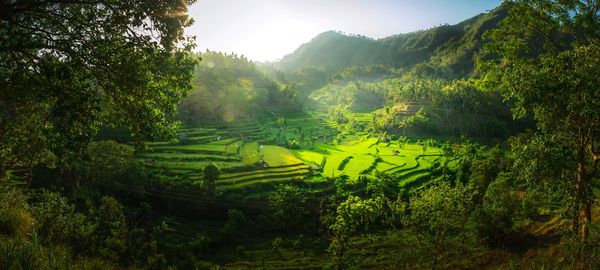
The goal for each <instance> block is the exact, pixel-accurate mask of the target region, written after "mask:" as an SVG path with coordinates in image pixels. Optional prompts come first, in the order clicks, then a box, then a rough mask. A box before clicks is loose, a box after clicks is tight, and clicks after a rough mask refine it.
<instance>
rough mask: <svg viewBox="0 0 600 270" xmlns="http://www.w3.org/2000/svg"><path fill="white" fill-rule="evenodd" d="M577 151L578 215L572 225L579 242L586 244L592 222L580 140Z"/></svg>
mask: <svg viewBox="0 0 600 270" xmlns="http://www.w3.org/2000/svg"><path fill="white" fill-rule="evenodd" d="M580 142H581V143H580V145H579V151H578V155H577V163H578V164H577V180H576V186H577V197H576V203H575V206H574V207H576V210H577V211H576V213H579V215H578V217H576V219H577V222H576V223H575V224H573V226H574V229H575V230H576V229H577V228H578V227H579V228H580V233H581V242H582V243H583V242H586V241H587V239H588V233H589V225H590V223H591V221H592V201H591V200H590V198H589V189H588V180H589V179H590V178H589V177H588V174H587V168H586V164H585V150H586V149H585V144H584V143H583V142H584V140H583V138H582V140H580Z"/></svg>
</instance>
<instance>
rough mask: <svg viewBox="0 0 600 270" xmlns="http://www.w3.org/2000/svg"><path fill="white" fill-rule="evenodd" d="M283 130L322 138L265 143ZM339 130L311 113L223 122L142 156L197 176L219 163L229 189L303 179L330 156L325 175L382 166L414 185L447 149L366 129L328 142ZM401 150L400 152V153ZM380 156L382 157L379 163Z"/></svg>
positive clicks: (183, 133)
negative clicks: (292, 146) (389, 139)
mask: <svg viewBox="0 0 600 270" xmlns="http://www.w3.org/2000/svg"><path fill="white" fill-rule="evenodd" d="M351 117H353V119H354V120H355V121H370V118H371V115H370V114H353V115H352V116H351ZM279 132H283V133H284V135H285V137H286V138H287V139H288V140H292V139H298V138H299V137H300V135H301V134H300V132H302V133H303V134H304V137H305V138H307V137H308V138H312V137H317V138H318V141H321V142H316V143H315V144H314V147H313V148H311V149H296V150H289V149H287V148H285V147H281V146H276V145H269V144H268V143H265V142H268V141H271V139H272V138H273V136H275V134H278V133H279ZM338 133H339V131H337V130H336V129H335V128H334V127H333V125H331V124H330V123H327V121H323V120H321V119H319V118H318V116H308V115H299V116H297V117H295V118H294V117H291V118H286V124H285V125H284V126H278V125H277V124H275V121H274V120H273V121H271V122H269V121H266V122H264V123H262V124H261V125H259V124H258V123H257V122H254V121H249V122H244V123H238V124H232V125H227V126H220V127H211V128H187V129H181V130H180V131H179V134H178V136H179V137H180V138H185V139H182V140H181V143H174V142H152V143H148V144H147V145H148V146H149V147H150V149H151V150H150V151H149V152H146V153H142V154H139V155H138V157H139V158H140V159H142V160H143V161H144V162H145V163H146V165H147V166H148V167H150V168H152V169H154V170H156V171H158V172H160V173H166V174H168V175H186V176H187V177H190V176H194V177H197V178H200V177H201V176H202V169H203V168H204V167H205V166H206V165H208V164H210V163H213V162H214V163H215V164H217V166H219V167H220V168H221V170H222V171H224V172H225V173H223V174H222V175H221V180H219V181H218V184H217V186H218V188H219V189H223V190H234V189H236V188H242V187H247V186H249V185H253V184H259V183H269V182H273V183H279V182H283V181H286V180H288V181H291V180H294V179H303V178H304V177H305V176H306V175H307V173H308V172H309V169H310V167H309V164H317V165H318V164H321V163H322V161H323V159H324V158H326V162H325V165H324V168H322V175H323V176H326V177H337V176H340V175H347V176H349V177H350V179H357V178H358V177H359V175H360V174H361V173H364V174H370V175H374V174H375V173H376V172H377V171H380V172H387V173H390V174H394V175H395V176H397V177H399V178H401V179H400V181H399V185H401V186H411V185H413V183H420V182H421V181H423V179H425V178H426V177H427V176H429V174H430V173H431V168H432V166H433V164H434V163H435V162H436V161H440V160H441V158H440V156H441V151H440V150H439V149H436V148H433V147H430V148H429V149H427V151H426V152H423V148H422V146H420V145H417V144H405V145H402V146H399V145H398V144H396V143H395V142H394V143H383V142H378V140H377V139H376V138H367V137H366V136H364V135H360V134H358V135H350V136H347V138H346V139H345V140H342V141H341V142H340V143H339V144H338V145H331V144H327V143H325V139H324V138H325V137H332V136H335V135H336V134H338ZM396 150H397V151H399V152H400V154H399V155H394V151H396ZM350 157H351V158H350ZM377 157H379V158H380V159H379V161H378V162H376V163H375V160H376V158H377ZM261 160H262V161H265V162H266V164H267V166H266V168H262V167H260V166H256V167H252V166H251V165H256V164H258V163H259V162H260V161H261ZM342 163H344V164H343V166H341V165H342ZM242 167H245V168H244V171H243V172H235V171H237V170H239V169H240V168H242ZM309 181H314V180H309ZM319 181H322V180H319Z"/></svg>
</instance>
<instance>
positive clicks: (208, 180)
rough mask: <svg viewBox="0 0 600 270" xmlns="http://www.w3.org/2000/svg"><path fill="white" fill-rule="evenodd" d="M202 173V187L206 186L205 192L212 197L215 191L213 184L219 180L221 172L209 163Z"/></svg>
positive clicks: (213, 164)
mask: <svg viewBox="0 0 600 270" xmlns="http://www.w3.org/2000/svg"><path fill="white" fill-rule="evenodd" d="M202 172H203V173H204V185H206V191H207V192H208V195H209V196H214V195H215V190H216V184H215V182H216V181H217V180H219V175H220V174H221V170H220V169H219V167H218V166H217V165H216V164H215V163H211V164H208V165H206V167H204V170H203V171H202Z"/></svg>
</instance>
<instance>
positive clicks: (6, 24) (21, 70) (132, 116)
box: [0, 0, 195, 172]
mask: <svg viewBox="0 0 600 270" xmlns="http://www.w3.org/2000/svg"><path fill="white" fill-rule="evenodd" d="M192 2H193V1H166V0H163V1H145V0H143V1H114V0H109V1H88V0H84V1H69V0H67V1H53V0H49V1H37V0H36V1H25V0H16V1H3V2H2V3H0V145H2V147H1V148H0V149H1V150H0V160H1V161H0V172H2V171H4V170H5V169H8V168H12V167H29V168H30V167H32V166H33V165H35V164H36V163H45V164H51V163H52V162H53V160H56V157H60V156H62V155H64V154H65V153H69V152H72V151H76V150H77V149H79V148H81V147H83V146H84V145H85V144H87V142H89V141H90V139H92V138H93V136H94V135H95V134H96V132H97V131H98V128H99V127H100V126H126V127H128V128H129V129H130V131H131V133H132V134H133V135H134V136H135V137H137V138H152V137H156V136H165V135H167V134H169V133H171V132H173V131H174V128H175V127H176V125H175V124H176V123H175V122H173V121H172V120H171V119H172V116H173V114H174V112H175V109H176V104H177V103H178V101H179V99H180V98H181V97H182V96H183V95H184V94H185V93H186V92H187V91H188V90H189V89H190V88H191V84H190V79H191V76H192V71H193V68H194V64H195V60H193V59H192V58H190V57H189V56H188V52H189V51H190V49H191V48H192V47H193V45H192V43H191V42H190V41H191V39H188V38H185V37H184V35H183V28H184V27H185V26H187V25H189V24H190V23H191V20H190V19H189V18H188V17H187V5H188V4H191V3H192Z"/></svg>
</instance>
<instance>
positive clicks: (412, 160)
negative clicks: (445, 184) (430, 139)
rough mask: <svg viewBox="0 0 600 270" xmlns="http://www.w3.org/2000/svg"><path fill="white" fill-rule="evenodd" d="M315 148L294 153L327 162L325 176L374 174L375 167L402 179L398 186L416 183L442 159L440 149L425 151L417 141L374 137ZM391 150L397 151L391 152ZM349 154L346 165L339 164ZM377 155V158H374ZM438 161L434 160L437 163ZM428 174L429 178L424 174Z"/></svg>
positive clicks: (311, 161) (309, 159)
mask: <svg viewBox="0 0 600 270" xmlns="http://www.w3.org/2000/svg"><path fill="white" fill-rule="evenodd" d="M317 150H318V151H315V150H296V151H294V153H295V154H296V155H297V156H298V157H300V158H301V159H303V160H304V161H305V162H308V163H317V164H318V163H320V162H321V161H322V160H323V158H325V159H326V164H325V167H324V169H323V174H324V175H325V176H328V177H332V176H339V175H343V174H345V175H347V176H349V177H350V179H357V178H358V176H359V175H361V174H366V175H373V174H374V173H375V172H376V171H380V172H386V173H389V174H391V175H394V176H397V177H398V178H400V179H401V181H400V183H399V185H400V186H401V187H409V186H415V185H416V184H419V183H420V182H423V181H424V180H425V179H426V180H430V179H431V177H429V176H431V175H432V172H434V171H435V170H436V169H438V168H437V166H440V164H439V163H441V161H442V153H441V150H440V149H437V148H428V149H427V150H426V151H425V152H424V151H423V147H422V146H421V145H418V144H405V145H402V147H400V146H399V145H397V144H395V143H377V139H376V138H369V139H366V140H363V141H359V142H350V143H346V144H341V145H337V146H332V145H324V144H323V145H318V148H317ZM394 150H396V151H398V152H399V153H397V154H394ZM348 157H352V158H350V159H349V160H348V161H347V164H346V165H345V166H342V167H341V166H340V164H341V163H342V162H343V161H344V160H345V159H346V158H348ZM377 157H379V158H377ZM436 163H437V164H436ZM427 177H429V178H427Z"/></svg>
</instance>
